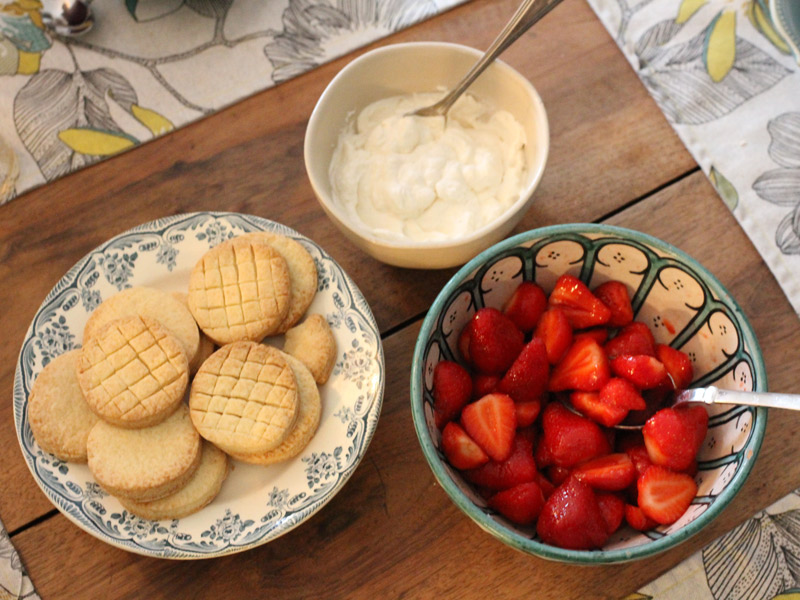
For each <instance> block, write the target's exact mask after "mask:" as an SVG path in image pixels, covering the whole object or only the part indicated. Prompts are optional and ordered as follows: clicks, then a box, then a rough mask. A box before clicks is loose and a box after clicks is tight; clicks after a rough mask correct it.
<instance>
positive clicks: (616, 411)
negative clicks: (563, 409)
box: [569, 392, 628, 427]
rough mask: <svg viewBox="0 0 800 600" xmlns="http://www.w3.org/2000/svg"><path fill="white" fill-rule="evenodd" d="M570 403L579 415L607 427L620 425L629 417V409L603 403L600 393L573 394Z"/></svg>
mask: <svg viewBox="0 0 800 600" xmlns="http://www.w3.org/2000/svg"><path fill="white" fill-rule="evenodd" d="M569 401H570V402H571V403H572V406H573V407H575V410H577V411H578V412H579V413H581V414H582V415H583V416H585V417H588V418H589V419H591V420H592V421H594V422H595V423H599V424H600V425H603V426H605V427H613V426H614V425H619V424H620V423H622V421H624V420H625V417H627V416H628V409H627V408H623V407H621V406H617V405H615V404H610V403H606V402H602V401H601V400H600V394H599V393H598V392H572V393H571V394H570V396H569Z"/></svg>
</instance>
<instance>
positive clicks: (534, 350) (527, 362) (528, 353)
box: [497, 338, 550, 402]
mask: <svg viewBox="0 0 800 600" xmlns="http://www.w3.org/2000/svg"><path fill="white" fill-rule="evenodd" d="M549 374H550V363H548V362H547V350H546V349H545V347H544V342H543V341H542V340H540V339H539V338H533V339H532V340H531V341H530V342H528V343H527V344H525V346H524V347H523V348H522V352H520V353H519V356H517V358H516V360H515V361H514V363H513V364H512V365H511V366H510V367H509V369H508V371H506V374H505V375H504V376H503V379H501V380H500V384H499V385H498V386H497V389H498V391H500V392H503V393H504V394H508V395H509V396H511V397H512V398H513V399H514V402H531V401H534V400H539V401H540V400H541V398H542V395H543V394H544V393H545V392H546V391H547V380H548V375H549Z"/></svg>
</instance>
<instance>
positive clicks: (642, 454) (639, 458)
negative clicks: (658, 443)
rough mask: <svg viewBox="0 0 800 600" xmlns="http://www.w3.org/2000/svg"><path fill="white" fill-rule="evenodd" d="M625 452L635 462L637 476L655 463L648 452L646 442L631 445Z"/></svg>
mask: <svg viewBox="0 0 800 600" xmlns="http://www.w3.org/2000/svg"><path fill="white" fill-rule="evenodd" d="M625 453H626V454H627V455H628V456H629V457H630V459H631V461H632V462H633V467H634V469H636V478H637V479H638V478H639V477H641V476H642V475H643V474H644V472H645V471H646V470H647V467H649V466H650V465H652V464H653V461H651V460H650V455H649V454H648V453H647V448H646V447H645V445H644V443H642V444H640V445H638V446H631V447H630V448H628V449H627V450H625Z"/></svg>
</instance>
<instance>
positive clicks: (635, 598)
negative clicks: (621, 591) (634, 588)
mask: <svg viewBox="0 0 800 600" xmlns="http://www.w3.org/2000/svg"><path fill="white" fill-rule="evenodd" d="M622 600H653V597H652V596H645V595H644V594H640V593H639V592H634V593H633V594H628V595H627V596H625V597H624V598H623V599H622Z"/></svg>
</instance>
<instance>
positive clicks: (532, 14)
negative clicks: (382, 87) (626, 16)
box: [409, 0, 561, 117]
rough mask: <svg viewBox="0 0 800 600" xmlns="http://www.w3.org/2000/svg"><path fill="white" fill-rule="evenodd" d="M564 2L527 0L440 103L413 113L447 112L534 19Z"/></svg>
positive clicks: (431, 113) (442, 113) (438, 113)
mask: <svg viewBox="0 0 800 600" xmlns="http://www.w3.org/2000/svg"><path fill="white" fill-rule="evenodd" d="M560 3H561V0H525V1H524V2H523V3H522V4H521V5H520V7H519V8H518V9H517V12H515V13H514V16H513V17H511V20H510V21H509V22H508V24H507V25H506V26H505V28H504V29H503V31H501V32H500V35H498V36H497V37H496V38H495V40H494V42H492V45H491V46H489V49H488V50H487V51H486V52H485V53H484V55H483V56H482V57H481V59H480V60H479V61H478V62H477V63H475V65H474V66H473V67H472V69H470V71H469V72H468V73H467V74H466V75H465V76H464V78H463V79H462V80H461V81H460V82H459V83H458V85H456V87H454V88H453V89H452V90H451V91H450V93H449V94H447V95H446V96H445V97H444V98H442V99H441V100H439V102H437V103H436V104H433V105H431V106H427V107H424V108H420V109H418V110H415V111H413V112H411V113H409V115H416V116H419V117H438V116H442V115H444V114H445V113H446V112H447V111H448V109H449V108H450V107H451V106H452V105H453V103H454V102H455V101H456V100H457V99H458V97H459V96H461V94H463V93H464V91H465V90H466V89H467V88H468V87H469V86H470V85H472V82H473V81H475V80H476V79H477V78H478V75H480V74H481V73H483V70H484V69H485V68H486V67H488V66H489V65H490V64H491V63H492V61H494V59H495V58H497V57H498V56H499V55H500V54H501V53H502V52H503V51H504V50H505V49H506V48H508V47H509V46H510V45H511V44H513V43H514V42H515V41H517V38H519V36H521V35H522V34H523V33H525V32H526V31H528V29H530V28H531V26H532V25H533V24H534V23H536V22H537V21H538V20H539V19H541V18H542V17H543V16H545V15H546V14H547V13H549V12H550V11H551V10H552V9H553V8H555V7H556V6H557V5H558V4H560Z"/></svg>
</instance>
